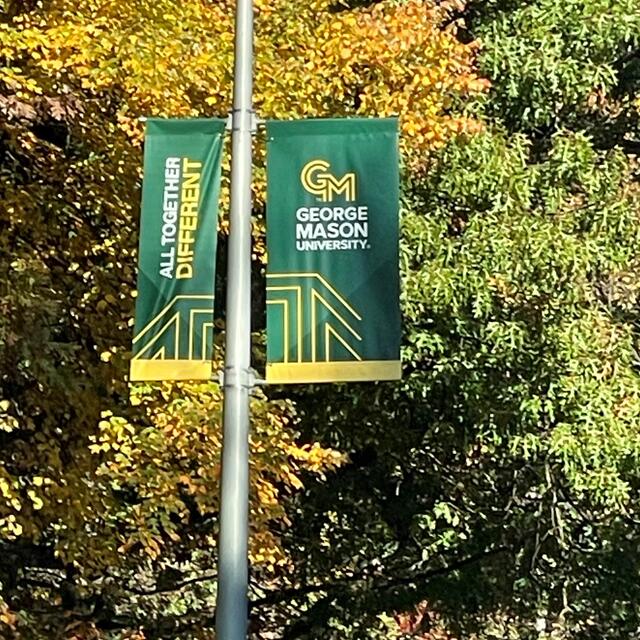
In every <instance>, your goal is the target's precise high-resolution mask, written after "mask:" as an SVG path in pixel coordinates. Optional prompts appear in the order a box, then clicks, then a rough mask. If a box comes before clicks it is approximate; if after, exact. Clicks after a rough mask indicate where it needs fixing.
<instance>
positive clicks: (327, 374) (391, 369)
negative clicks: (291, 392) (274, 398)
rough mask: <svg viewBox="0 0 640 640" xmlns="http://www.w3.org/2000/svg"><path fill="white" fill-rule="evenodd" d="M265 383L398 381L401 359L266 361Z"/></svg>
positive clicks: (400, 374) (400, 371) (400, 372)
mask: <svg viewBox="0 0 640 640" xmlns="http://www.w3.org/2000/svg"><path fill="white" fill-rule="evenodd" d="M266 374H267V375H266V382H267V383H268V384H300V383H313V382H318V383H320V382H376V381H389V380H400V379H401V378H402V363H401V362H400V360H361V361H356V362H354V361H352V360H349V361H334V362H272V363H270V364H267V370H266Z"/></svg>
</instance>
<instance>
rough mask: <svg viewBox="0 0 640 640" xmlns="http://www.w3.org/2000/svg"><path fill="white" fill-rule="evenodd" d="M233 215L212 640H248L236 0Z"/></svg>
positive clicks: (245, 44)
mask: <svg viewBox="0 0 640 640" xmlns="http://www.w3.org/2000/svg"><path fill="white" fill-rule="evenodd" d="M235 38H236V40H235V70H234V87H233V114H232V137H231V143H232V158H231V217H230V228H229V255H228V263H227V312H226V328H227V332H226V352H225V353H226V356H225V358H226V361H225V374H224V432H223V448H222V486H221V492H220V540H219V545H218V595H217V606H216V632H217V637H218V640H246V637H247V619H248V610H247V592H248V586H249V568H248V558H247V556H248V535H249V392H250V387H251V384H252V380H251V375H250V373H249V367H250V365H251V355H250V354H251V165H252V161H251V137H252V133H253V129H254V117H253V110H252V89H253V79H252V75H253V1H252V0H236V35H235Z"/></svg>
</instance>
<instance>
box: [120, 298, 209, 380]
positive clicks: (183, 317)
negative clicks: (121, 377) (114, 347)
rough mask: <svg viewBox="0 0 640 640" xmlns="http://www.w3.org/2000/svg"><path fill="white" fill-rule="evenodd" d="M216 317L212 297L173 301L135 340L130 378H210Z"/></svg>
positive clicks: (174, 299) (175, 299)
mask: <svg viewBox="0 0 640 640" xmlns="http://www.w3.org/2000/svg"><path fill="white" fill-rule="evenodd" d="M212 317H213V296H212V295H177V296H175V297H174V298H172V299H171V300H170V301H169V302H168V303H167V304H166V305H165V306H164V308H162V309H161V310H160V311H159V312H158V313H157V314H156V315H155V317H154V318H153V319H152V320H151V321H150V322H149V323H147V325H146V326H144V327H143V328H142V330H141V331H139V332H138V334H137V335H136V336H135V337H134V339H133V350H134V355H133V358H132V360H131V373H130V379H131V380H132V381H138V380H203V379H204V380H208V379H210V378H211V345H212V343H213V322H212Z"/></svg>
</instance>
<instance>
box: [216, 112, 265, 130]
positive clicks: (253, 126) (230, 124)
mask: <svg viewBox="0 0 640 640" xmlns="http://www.w3.org/2000/svg"><path fill="white" fill-rule="evenodd" d="M241 112H242V109H233V110H232V111H231V113H230V114H229V115H228V116H227V124H226V127H225V128H226V130H227V131H234V126H235V122H236V114H239V113H241ZM245 113H246V111H245ZM265 122H266V120H265V119H264V118H260V117H258V116H257V115H256V112H255V111H254V110H253V109H249V132H250V133H251V135H255V134H256V133H257V131H258V127H261V126H263V125H264V123H265Z"/></svg>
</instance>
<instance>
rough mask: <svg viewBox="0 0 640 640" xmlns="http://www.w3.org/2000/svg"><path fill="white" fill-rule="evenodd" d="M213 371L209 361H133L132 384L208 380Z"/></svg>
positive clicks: (130, 377)
mask: <svg viewBox="0 0 640 640" xmlns="http://www.w3.org/2000/svg"><path fill="white" fill-rule="evenodd" d="M212 371H213V367H212V364H211V362H210V361H209V360H132V361H131V373H130V376H129V379H130V380H131V382H142V381H147V382H149V381H152V380H207V379H210V378H211V374H212Z"/></svg>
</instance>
